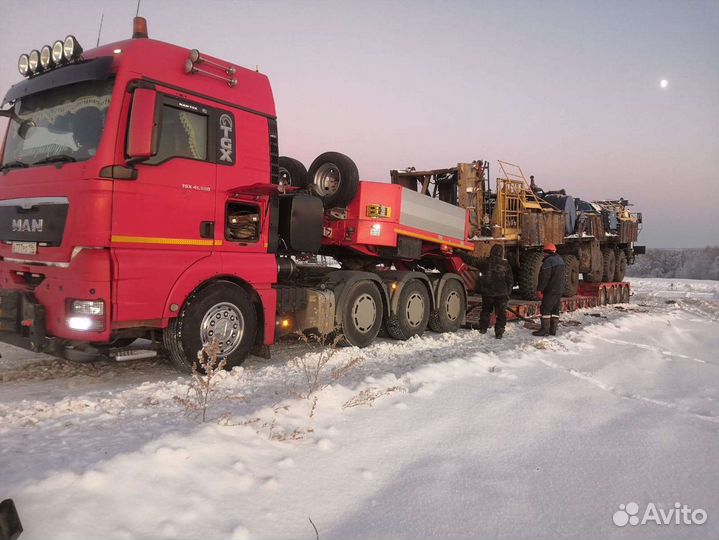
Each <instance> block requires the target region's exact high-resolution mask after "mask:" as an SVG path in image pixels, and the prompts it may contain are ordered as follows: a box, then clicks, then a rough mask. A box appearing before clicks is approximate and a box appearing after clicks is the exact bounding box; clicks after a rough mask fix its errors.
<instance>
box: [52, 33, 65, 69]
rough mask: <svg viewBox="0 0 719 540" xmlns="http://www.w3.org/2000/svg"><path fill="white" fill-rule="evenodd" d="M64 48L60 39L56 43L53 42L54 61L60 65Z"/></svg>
mask: <svg viewBox="0 0 719 540" xmlns="http://www.w3.org/2000/svg"><path fill="white" fill-rule="evenodd" d="M62 50H63V44H62V41H60V40H59V39H58V40H57V41H56V42H55V43H53V44H52V61H53V62H54V64H55V65H58V64H59V63H60V62H62Z"/></svg>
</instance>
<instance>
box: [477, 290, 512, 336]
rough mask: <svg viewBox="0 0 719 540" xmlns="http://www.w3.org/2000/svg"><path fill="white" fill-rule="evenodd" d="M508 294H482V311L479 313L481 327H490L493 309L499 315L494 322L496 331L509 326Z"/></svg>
mask: <svg viewBox="0 0 719 540" xmlns="http://www.w3.org/2000/svg"><path fill="white" fill-rule="evenodd" d="M508 301H509V297H508V296H482V312H481V313H480V314H479V329H480V330H487V328H489V319H491V318H492V311H494V313H495V314H496V316H497V321H496V322H495V323H494V331H495V332H496V331H497V330H502V331H504V327H505V326H507V302H508Z"/></svg>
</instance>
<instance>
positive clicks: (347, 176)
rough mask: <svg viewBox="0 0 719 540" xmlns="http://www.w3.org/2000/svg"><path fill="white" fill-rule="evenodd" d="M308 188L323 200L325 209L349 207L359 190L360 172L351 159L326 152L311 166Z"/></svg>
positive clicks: (337, 153)
mask: <svg viewBox="0 0 719 540" xmlns="http://www.w3.org/2000/svg"><path fill="white" fill-rule="evenodd" d="M307 188H308V189H309V190H310V192H311V193H314V194H315V195H317V196H318V197H319V198H320V199H322V204H323V205H324V207H325V208H334V207H336V206H347V205H348V204H349V202H350V201H351V200H352V199H354V196H355V195H356V194H357V189H358V188H359V171H358V170H357V165H355V162H354V161H352V160H351V159H350V158H348V157H347V156H345V155H344V154H340V153H339V152H325V153H324V154H321V155H319V156H318V157H317V159H315V160H314V161H313V162H312V165H310V169H309V172H308V173H307Z"/></svg>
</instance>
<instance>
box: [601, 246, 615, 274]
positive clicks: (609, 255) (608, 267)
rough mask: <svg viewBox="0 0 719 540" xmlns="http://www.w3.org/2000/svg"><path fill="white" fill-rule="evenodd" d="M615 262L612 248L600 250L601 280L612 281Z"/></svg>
mask: <svg viewBox="0 0 719 540" xmlns="http://www.w3.org/2000/svg"><path fill="white" fill-rule="evenodd" d="M616 262H617V260H616V259H615V255H614V250H613V249H603V250H602V281H614V270H615V268H616Z"/></svg>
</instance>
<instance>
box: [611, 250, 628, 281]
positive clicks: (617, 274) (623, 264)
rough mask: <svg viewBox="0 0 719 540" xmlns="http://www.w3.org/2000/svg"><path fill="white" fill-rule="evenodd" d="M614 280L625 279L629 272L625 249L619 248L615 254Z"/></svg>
mask: <svg viewBox="0 0 719 540" xmlns="http://www.w3.org/2000/svg"><path fill="white" fill-rule="evenodd" d="M615 259H616V262H615V265H614V266H615V268H614V281H616V282H619V283H620V282H622V281H624V274H625V273H626V272H627V254H626V253H624V251H623V250H621V249H619V250H617V253H616V255H615Z"/></svg>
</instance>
